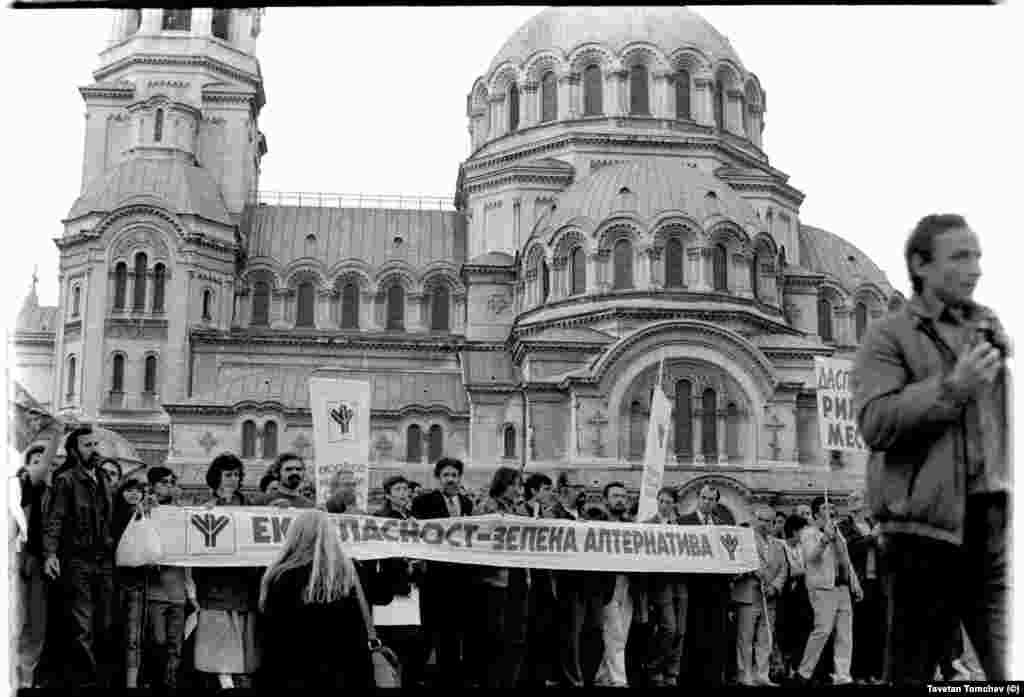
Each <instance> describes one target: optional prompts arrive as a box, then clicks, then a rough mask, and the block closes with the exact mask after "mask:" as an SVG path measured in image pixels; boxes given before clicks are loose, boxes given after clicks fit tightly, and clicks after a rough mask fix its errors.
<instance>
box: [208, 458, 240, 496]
mask: <svg viewBox="0 0 1024 697" xmlns="http://www.w3.org/2000/svg"><path fill="white" fill-rule="evenodd" d="M232 470H238V486H239V488H241V486H242V480H243V479H244V478H245V467H244V466H243V465H242V461H241V460H239V459H238V456H237V455H235V454H234V453H221V454H220V455H218V456H217V457H215V458H213V462H211V463H210V467H209V468H208V469H207V470H206V485H207V486H208V487H210V488H211V489H213V490H214V491H217V489H219V488H220V478H221V475H222V474H223V473H224V472H230V471H232Z"/></svg>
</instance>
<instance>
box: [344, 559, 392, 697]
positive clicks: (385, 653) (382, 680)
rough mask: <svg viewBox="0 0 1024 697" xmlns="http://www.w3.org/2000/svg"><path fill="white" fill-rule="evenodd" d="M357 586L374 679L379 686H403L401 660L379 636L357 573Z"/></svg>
mask: <svg viewBox="0 0 1024 697" xmlns="http://www.w3.org/2000/svg"><path fill="white" fill-rule="evenodd" d="M355 586H356V596H357V597H358V599H359V609H360V610H361V611H362V613H363V623H364V624H365V625H366V638H367V642H366V645H367V648H369V650H370V660H371V661H372V662H373V681H374V683H375V684H376V685H377V687H385V688H387V687H401V686H402V664H401V661H399V660H398V656H397V655H395V652H394V651H392V650H391V649H389V648H388V647H387V646H384V644H383V643H382V642H381V640H380V639H378V638H377V629H376V628H375V627H374V625H373V616H372V615H371V614H370V606H369V605H368V604H367V603H366V595H364V594H363V584H362V583H361V582H360V581H359V575H358V574H356V578H355Z"/></svg>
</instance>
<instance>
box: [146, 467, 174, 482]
mask: <svg viewBox="0 0 1024 697" xmlns="http://www.w3.org/2000/svg"><path fill="white" fill-rule="evenodd" d="M164 477H175V479H177V477H176V476H175V474H174V471H173V470H172V469H171V468H170V467H164V466H163V465H157V466H156V467H150V468H149V471H148V472H146V479H147V480H148V481H149V483H150V484H156V483H157V482H159V481H160V480H161V479H163V478H164Z"/></svg>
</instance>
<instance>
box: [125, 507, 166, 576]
mask: <svg viewBox="0 0 1024 697" xmlns="http://www.w3.org/2000/svg"><path fill="white" fill-rule="evenodd" d="M163 557H164V548H163V544H162V543H161V541H160V533H159V532H157V529H156V526H155V525H153V521H152V520H151V519H150V518H148V517H147V516H145V515H143V513H142V509H140V508H137V509H136V510H135V515H134V516H132V519H131V521H130V522H129V523H128V527H126V528H125V529H124V534H123V535H121V541H120V542H118V543H117V555H116V561H117V565H118V566H127V567H138V566H146V565H148V564H156V563H157V562H159V561H160V560H161V559H163Z"/></svg>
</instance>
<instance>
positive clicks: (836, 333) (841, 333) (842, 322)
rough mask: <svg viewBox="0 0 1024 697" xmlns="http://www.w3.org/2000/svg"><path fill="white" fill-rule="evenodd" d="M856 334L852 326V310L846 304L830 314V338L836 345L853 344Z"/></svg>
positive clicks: (853, 325) (855, 329) (855, 328)
mask: <svg viewBox="0 0 1024 697" xmlns="http://www.w3.org/2000/svg"><path fill="white" fill-rule="evenodd" d="M856 334H857V327H856V326H855V324H854V317H853V309H852V308H851V307H850V306H849V305H846V304H842V305H840V306H839V307H837V308H835V310H834V311H833V312H832V336H833V337H834V338H835V341H836V343H837V344H847V345H849V344H853V343H856V342H855V341H854V340H855V338H856Z"/></svg>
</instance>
